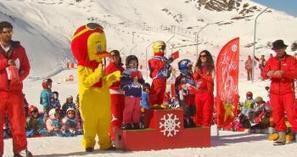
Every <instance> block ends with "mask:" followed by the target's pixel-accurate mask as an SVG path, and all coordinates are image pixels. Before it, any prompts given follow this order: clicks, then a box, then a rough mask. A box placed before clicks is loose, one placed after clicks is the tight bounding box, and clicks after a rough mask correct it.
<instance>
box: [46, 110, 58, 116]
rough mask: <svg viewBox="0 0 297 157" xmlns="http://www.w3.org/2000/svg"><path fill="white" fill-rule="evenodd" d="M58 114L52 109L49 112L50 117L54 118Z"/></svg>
mask: <svg viewBox="0 0 297 157" xmlns="http://www.w3.org/2000/svg"><path fill="white" fill-rule="evenodd" d="M57 113H58V112H57V110H56V109H54V108H53V109H51V110H50V111H49V112H48V115H49V116H50V117H54V116H55V114H57Z"/></svg>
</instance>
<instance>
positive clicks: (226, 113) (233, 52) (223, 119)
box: [215, 38, 239, 128]
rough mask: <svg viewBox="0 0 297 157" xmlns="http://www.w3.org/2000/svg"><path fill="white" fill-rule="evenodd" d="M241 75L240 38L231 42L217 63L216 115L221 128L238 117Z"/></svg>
mask: <svg viewBox="0 0 297 157" xmlns="http://www.w3.org/2000/svg"><path fill="white" fill-rule="evenodd" d="M238 74H239V38H235V39H233V40H231V41H229V42H228V43H227V44H226V45H225V46H224V47H223V48H222V50H221V51H220V53H219V55H218V58H217V61H216V85H217V86H216V87H217V88H216V92H217V95H216V99H215V103H216V112H217V113H216V114H217V124H218V127H219V128H222V127H224V126H226V125H228V124H229V123H230V122H232V121H233V120H234V118H235V117H236V116H237V106H238V101H239V97H238Z"/></svg>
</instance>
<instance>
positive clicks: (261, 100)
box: [255, 96, 263, 103]
mask: <svg viewBox="0 0 297 157" xmlns="http://www.w3.org/2000/svg"><path fill="white" fill-rule="evenodd" d="M255 102H256V103H261V102H263V98H262V97H260V96H258V97H256V98H255Z"/></svg>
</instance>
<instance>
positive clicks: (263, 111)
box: [250, 97, 271, 133]
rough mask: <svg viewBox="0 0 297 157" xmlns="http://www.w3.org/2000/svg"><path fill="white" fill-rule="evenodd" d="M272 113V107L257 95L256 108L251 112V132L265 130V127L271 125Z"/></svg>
mask: <svg viewBox="0 0 297 157" xmlns="http://www.w3.org/2000/svg"><path fill="white" fill-rule="evenodd" d="M270 114H271V109H270V107H269V106H268V105H267V104H266V103H265V101H264V100H263V98H262V97H256V98H255V104H254V108H253V109H252V110H251V112H250V121H251V124H252V127H251V132H256V133H257V132H258V131H259V132H263V130H264V129H267V128H268V127H269V125H270V121H269V118H270Z"/></svg>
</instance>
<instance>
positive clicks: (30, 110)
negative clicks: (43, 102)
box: [29, 105, 38, 114]
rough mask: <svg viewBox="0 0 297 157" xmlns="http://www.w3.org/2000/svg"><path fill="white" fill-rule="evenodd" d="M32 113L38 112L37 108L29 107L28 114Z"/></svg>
mask: <svg viewBox="0 0 297 157" xmlns="http://www.w3.org/2000/svg"><path fill="white" fill-rule="evenodd" d="M33 112H38V108H37V107H36V106H34V105H30V106H29V114H32V113H33Z"/></svg>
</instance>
